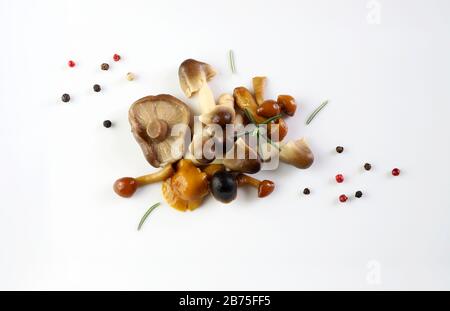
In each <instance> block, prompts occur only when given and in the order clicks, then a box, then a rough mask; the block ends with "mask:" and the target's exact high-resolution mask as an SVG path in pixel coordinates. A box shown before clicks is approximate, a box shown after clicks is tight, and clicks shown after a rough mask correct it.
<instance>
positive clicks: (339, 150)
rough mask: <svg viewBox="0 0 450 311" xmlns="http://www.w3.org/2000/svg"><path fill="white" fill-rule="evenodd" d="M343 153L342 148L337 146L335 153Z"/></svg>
mask: <svg viewBox="0 0 450 311" xmlns="http://www.w3.org/2000/svg"><path fill="white" fill-rule="evenodd" d="M343 151H344V147H342V146H337V147H336V152H337V153H342V152H343Z"/></svg>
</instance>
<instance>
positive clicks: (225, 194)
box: [211, 171, 238, 203]
mask: <svg viewBox="0 0 450 311" xmlns="http://www.w3.org/2000/svg"><path fill="white" fill-rule="evenodd" d="M237 187H238V186H237V181H236V177H235V176H234V174H233V173H230V172H227V171H220V172H217V173H215V174H214V175H213V177H212V178H211V193H212V195H213V196H214V198H216V200H218V201H220V202H223V203H230V202H231V201H233V200H234V199H236V196H237Z"/></svg>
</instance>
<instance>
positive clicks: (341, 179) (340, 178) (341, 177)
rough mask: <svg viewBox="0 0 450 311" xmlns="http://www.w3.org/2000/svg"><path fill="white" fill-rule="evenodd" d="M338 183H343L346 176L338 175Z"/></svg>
mask: <svg viewBox="0 0 450 311" xmlns="http://www.w3.org/2000/svg"><path fill="white" fill-rule="evenodd" d="M336 181H337V182H338V183H341V182H343V181H344V175H342V174H337V175H336Z"/></svg>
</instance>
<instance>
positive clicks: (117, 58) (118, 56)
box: [113, 54, 120, 62]
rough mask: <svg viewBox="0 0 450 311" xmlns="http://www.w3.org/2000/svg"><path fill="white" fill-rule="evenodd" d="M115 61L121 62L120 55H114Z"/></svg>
mask: <svg viewBox="0 0 450 311" xmlns="http://www.w3.org/2000/svg"><path fill="white" fill-rule="evenodd" d="M113 59H114V61H115V62H118V61H119V60H120V55H119V54H114V55H113Z"/></svg>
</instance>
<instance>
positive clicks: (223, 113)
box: [199, 105, 236, 127]
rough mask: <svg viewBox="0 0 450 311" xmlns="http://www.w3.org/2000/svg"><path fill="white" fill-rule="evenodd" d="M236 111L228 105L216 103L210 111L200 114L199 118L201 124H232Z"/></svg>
mask: <svg viewBox="0 0 450 311" xmlns="http://www.w3.org/2000/svg"><path fill="white" fill-rule="evenodd" d="M235 117H236V111H235V110H234V108H233V107H230V106H228V105H216V106H215V107H214V109H213V110H212V111H210V112H207V113H205V114H202V115H200V117H199V120H200V122H202V123H203V124H206V125H208V124H218V125H220V126H221V127H225V126H226V125H227V124H234V119H235Z"/></svg>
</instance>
